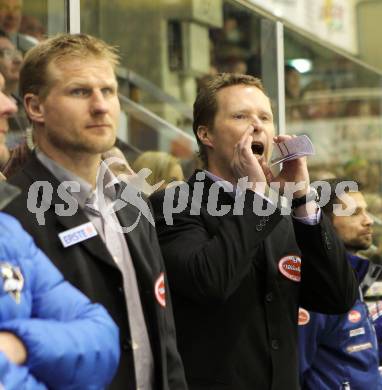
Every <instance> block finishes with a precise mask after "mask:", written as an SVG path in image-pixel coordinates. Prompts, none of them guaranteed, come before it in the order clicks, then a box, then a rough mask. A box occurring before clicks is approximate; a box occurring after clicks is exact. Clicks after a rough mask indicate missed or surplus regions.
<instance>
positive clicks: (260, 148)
mask: <svg viewBox="0 0 382 390" xmlns="http://www.w3.org/2000/svg"><path fill="white" fill-rule="evenodd" d="M251 149H252V153H253V154H257V155H259V156H262V155H263V153H264V145H263V144H262V143H261V142H253V143H252V145H251Z"/></svg>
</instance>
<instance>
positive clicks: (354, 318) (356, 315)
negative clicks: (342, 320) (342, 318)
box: [348, 310, 361, 324]
mask: <svg viewBox="0 0 382 390" xmlns="http://www.w3.org/2000/svg"><path fill="white" fill-rule="evenodd" d="M348 320H349V321H350V322H352V323H353V324H356V323H357V322H359V321H361V313H360V312H359V311H358V310H350V311H349V314H348Z"/></svg>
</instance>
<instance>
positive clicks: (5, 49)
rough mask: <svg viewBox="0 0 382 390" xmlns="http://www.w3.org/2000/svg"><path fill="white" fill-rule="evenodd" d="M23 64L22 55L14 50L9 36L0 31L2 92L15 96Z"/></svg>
mask: <svg viewBox="0 0 382 390" xmlns="http://www.w3.org/2000/svg"><path fill="white" fill-rule="evenodd" d="M22 62H23V56H22V53H21V52H20V51H19V50H17V49H16V47H15V45H14V44H13V43H12V41H11V40H10V39H9V36H8V35H7V34H6V33H5V32H4V31H1V30H0V72H1V73H2V74H3V76H4V78H5V88H4V92H5V93H6V94H7V95H16V94H17V93H18V91H17V88H18V84H19V78H20V69H21V65H22Z"/></svg>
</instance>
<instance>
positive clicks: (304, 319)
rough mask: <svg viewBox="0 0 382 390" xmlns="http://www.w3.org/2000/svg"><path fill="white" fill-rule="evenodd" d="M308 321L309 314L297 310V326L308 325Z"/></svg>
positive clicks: (303, 310)
mask: <svg viewBox="0 0 382 390" xmlns="http://www.w3.org/2000/svg"><path fill="white" fill-rule="evenodd" d="M309 321H310V314H309V312H308V311H307V310H305V309H303V308H302V307H300V308H299V309H298V324H299V326H303V325H306V324H308V323H309Z"/></svg>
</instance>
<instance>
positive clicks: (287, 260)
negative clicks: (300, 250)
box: [279, 255, 301, 282]
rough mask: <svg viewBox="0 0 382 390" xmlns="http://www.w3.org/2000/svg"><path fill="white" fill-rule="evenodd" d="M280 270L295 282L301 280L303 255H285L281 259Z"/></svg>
mask: <svg viewBox="0 0 382 390" xmlns="http://www.w3.org/2000/svg"><path fill="white" fill-rule="evenodd" d="M279 271H280V272H281V273H282V274H283V275H284V276H285V277H286V278H288V279H290V280H293V281H294V282H299V281H300V280H301V257H299V256H296V255H289V256H285V257H283V258H281V259H280V261H279Z"/></svg>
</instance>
